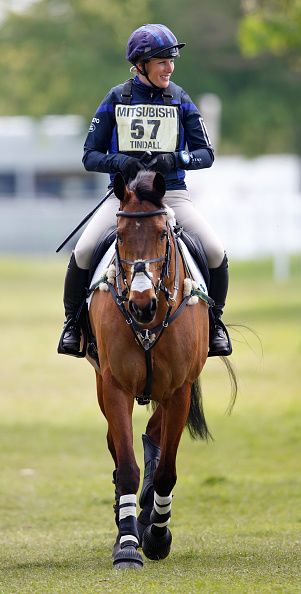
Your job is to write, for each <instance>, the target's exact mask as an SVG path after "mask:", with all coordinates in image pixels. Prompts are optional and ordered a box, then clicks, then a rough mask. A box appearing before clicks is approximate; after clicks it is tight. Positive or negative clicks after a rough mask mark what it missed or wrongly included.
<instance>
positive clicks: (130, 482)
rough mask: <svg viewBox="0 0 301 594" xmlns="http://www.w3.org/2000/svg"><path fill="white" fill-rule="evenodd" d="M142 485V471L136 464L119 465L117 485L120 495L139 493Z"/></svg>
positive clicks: (125, 463)
mask: <svg viewBox="0 0 301 594" xmlns="http://www.w3.org/2000/svg"><path fill="white" fill-rule="evenodd" d="M139 483H140V470H139V467H138V466H137V464H136V463H128V462H124V463H119V465H118V469H117V485H118V491H119V493H120V495H127V494H128V493H137V491H138V489H139Z"/></svg>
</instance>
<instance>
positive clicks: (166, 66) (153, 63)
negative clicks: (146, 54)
mask: <svg viewBox="0 0 301 594" xmlns="http://www.w3.org/2000/svg"><path fill="white" fill-rule="evenodd" d="M139 66H140V68H141V65H139ZM174 67H175V65H174V59H173V58H152V59H151V60H150V61H149V62H147V63H146V64H145V68H146V72H147V74H148V77H149V79H150V80H151V81H152V83H153V84H154V85H156V87H160V89H166V88H167V87H168V85H169V79H170V77H171V75H172V73H173V71H174ZM139 78H140V79H141V80H142V82H144V83H146V84H148V85H149V84H150V83H149V82H148V80H147V78H145V76H142V75H140V74H139Z"/></svg>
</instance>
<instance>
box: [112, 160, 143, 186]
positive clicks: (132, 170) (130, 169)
mask: <svg viewBox="0 0 301 594" xmlns="http://www.w3.org/2000/svg"><path fill="white" fill-rule="evenodd" d="M117 168H118V171H120V173H122V175H123V177H124V179H125V181H126V182H127V181H128V180H129V179H134V178H135V177H136V175H137V173H138V172H139V171H141V170H142V169H145V167H144V165H143V164H142V163H141V161H139V159H135V157H126V156H125V157H124V158H123V160H122V162H120V163H119V164H118V165H117Z"/></svg>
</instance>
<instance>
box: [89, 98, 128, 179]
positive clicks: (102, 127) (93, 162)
mask: <svg viewBox="0 0 301 594" xmlns="http://www.w3.org/2000/svg"><path fill="white" fill-rule="evenodd" d="M115 125H116V123H115V117H114V107H113V101H112V91H110V93H108V95H107V96H106V97H105V98H104V100H103V101H102V103H101V104H100V105H99V107H98V109H97V111H96V114H95V116H94V118H92V122H91V125H90V128H89V132H88V135H87V138H86V141H85V145H84V156H83V164H84V166H85V169H87V171H99V172H101V173H113V172H116V171H117V170H118V166H119V165H121V164H122V163H123V162H124V161H125V160H126V159H127V156H126V155H121V154H120V153H119V154H116V153H113V154H112V153H111V143H112V137H113V133H114V128H115ZM108 151H109V153H108ZM107 153H108V154H107ZM110 153H111V154H110Z"/></svg>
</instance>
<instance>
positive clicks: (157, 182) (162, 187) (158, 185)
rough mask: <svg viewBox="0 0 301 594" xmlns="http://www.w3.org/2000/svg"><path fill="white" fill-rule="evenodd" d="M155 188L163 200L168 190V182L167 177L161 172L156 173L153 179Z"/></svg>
mask: <svg viewBox="0 0 301 594" xmlns="http://www.w3.org/2000/svg"><path fill="white" fill-rule="evenodd" d="M153 188H154V190H155V192H157V194H158V195H159V198H160V200H162V198H163V196H164V194H165V192H166V184H165V179H164V177H163V175H162V174H161V173H156V175H155V177H154V181H153Z"/></svg>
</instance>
